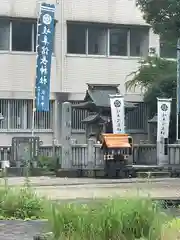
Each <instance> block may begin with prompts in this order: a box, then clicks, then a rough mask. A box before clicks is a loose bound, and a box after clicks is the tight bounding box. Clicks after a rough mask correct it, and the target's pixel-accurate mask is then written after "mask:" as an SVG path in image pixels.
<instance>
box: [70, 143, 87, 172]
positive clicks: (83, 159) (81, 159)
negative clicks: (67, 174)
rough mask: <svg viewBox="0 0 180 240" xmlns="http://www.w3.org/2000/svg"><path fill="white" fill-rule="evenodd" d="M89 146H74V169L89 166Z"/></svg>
mask: <svg viewBox="0 0 180 240" xmlns="http://www.w3.org/2000/svg"><path fill="white" fill-rule="evenodd" d="M87 159H88V145H87V144H75V145H72V166H73V167H80V168H83V167H86V166H87V165H88V161H87Z"/></svg>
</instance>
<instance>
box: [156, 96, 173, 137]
mask: <svg viewBox="0 0 180 240" xmlns="http://www.w3.org/2000/svg"><path fill="white" fill-rule="evenodd" d="M157 100H158V102H157V109H158V114H157V141H158V142H160V141H161V140H162V139H164V138H168V137H169V122H170V115H171V102H172V99H171V98H167V99H161V98H157Z"/></svg>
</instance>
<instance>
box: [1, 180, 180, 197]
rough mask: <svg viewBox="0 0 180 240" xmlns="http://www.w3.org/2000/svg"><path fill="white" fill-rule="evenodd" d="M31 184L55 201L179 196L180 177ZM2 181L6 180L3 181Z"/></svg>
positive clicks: (16, 183) (10, 181) (11, 182)
mask: <svg viewBox="0 0 180 240" xmlns="http://www.w3.org/2000/svg"><path fill="white" fill-rule="evenodd" d="M29 180H30V182H31V186H32V187H33V188H34V190H35V191H36V192H37V193H38V194H40V195H41V196H46V197H48V198H51V199H53V200H61V199H64V200H66V199H83V198H87V199H90V198H107V197H117V196H118V197H125V196H150V197H152V198H180V179H179V178H159V179H152V180H147V179H116V180H115V179H114V180H108V179H90V178H88V179H83V178H55V177H52V178H50V177H34V178H29ZM2 182H3V180H2ZM8 184H9V185H10V186H18V185H23V184H24V178H18V177H17V178H9V179H8Z"/></svg>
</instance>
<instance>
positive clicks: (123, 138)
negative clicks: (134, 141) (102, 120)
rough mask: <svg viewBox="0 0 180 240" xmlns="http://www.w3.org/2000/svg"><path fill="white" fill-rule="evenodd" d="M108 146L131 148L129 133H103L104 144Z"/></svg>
mask: <svg viewBox="0 0 180 240" xmlns="http://www.w3.org/2000/svg"><path fill="white" fill-rule="evenodd" d="M104 144H105V145H106V146H107V148H130V147H131V145H130V144H129V140H128V135H127V134H102V145H104Z"/></svg>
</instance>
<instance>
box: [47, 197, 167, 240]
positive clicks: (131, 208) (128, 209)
mask: <svg viewBox="0 0 180 240" xmlns="http://www.w3.org/2000/svg"><path fill="white" fill-rule="evenodd" d="M48 216H49V223H50V225H51V231H52V232H53V234H54V239H72V240H75V239H84V240H94V239H97V240H101V239H102V240H109V239H112V240H113V239H119V240H135V239H148V240H151V239H152V240H154V239H157V236H159V234H160V229H161V226H162V224H163V223H164V222H165V221H166V220H167V217H166V215H165V214H162V213H161V212H160V209H159V207H158V206H157V205H155V204H153V203H152V202H151V201H150V200H148V199H135V198H134V199H126V200H125V199H114V200H110V199H109V200H104V201H102V202H101V204H96V205H94V206H90V205H77V204H66V205H61V204H60V205H56V206H55V205H52V208H51V212H50V213H49V214H48Z"/></svg>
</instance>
